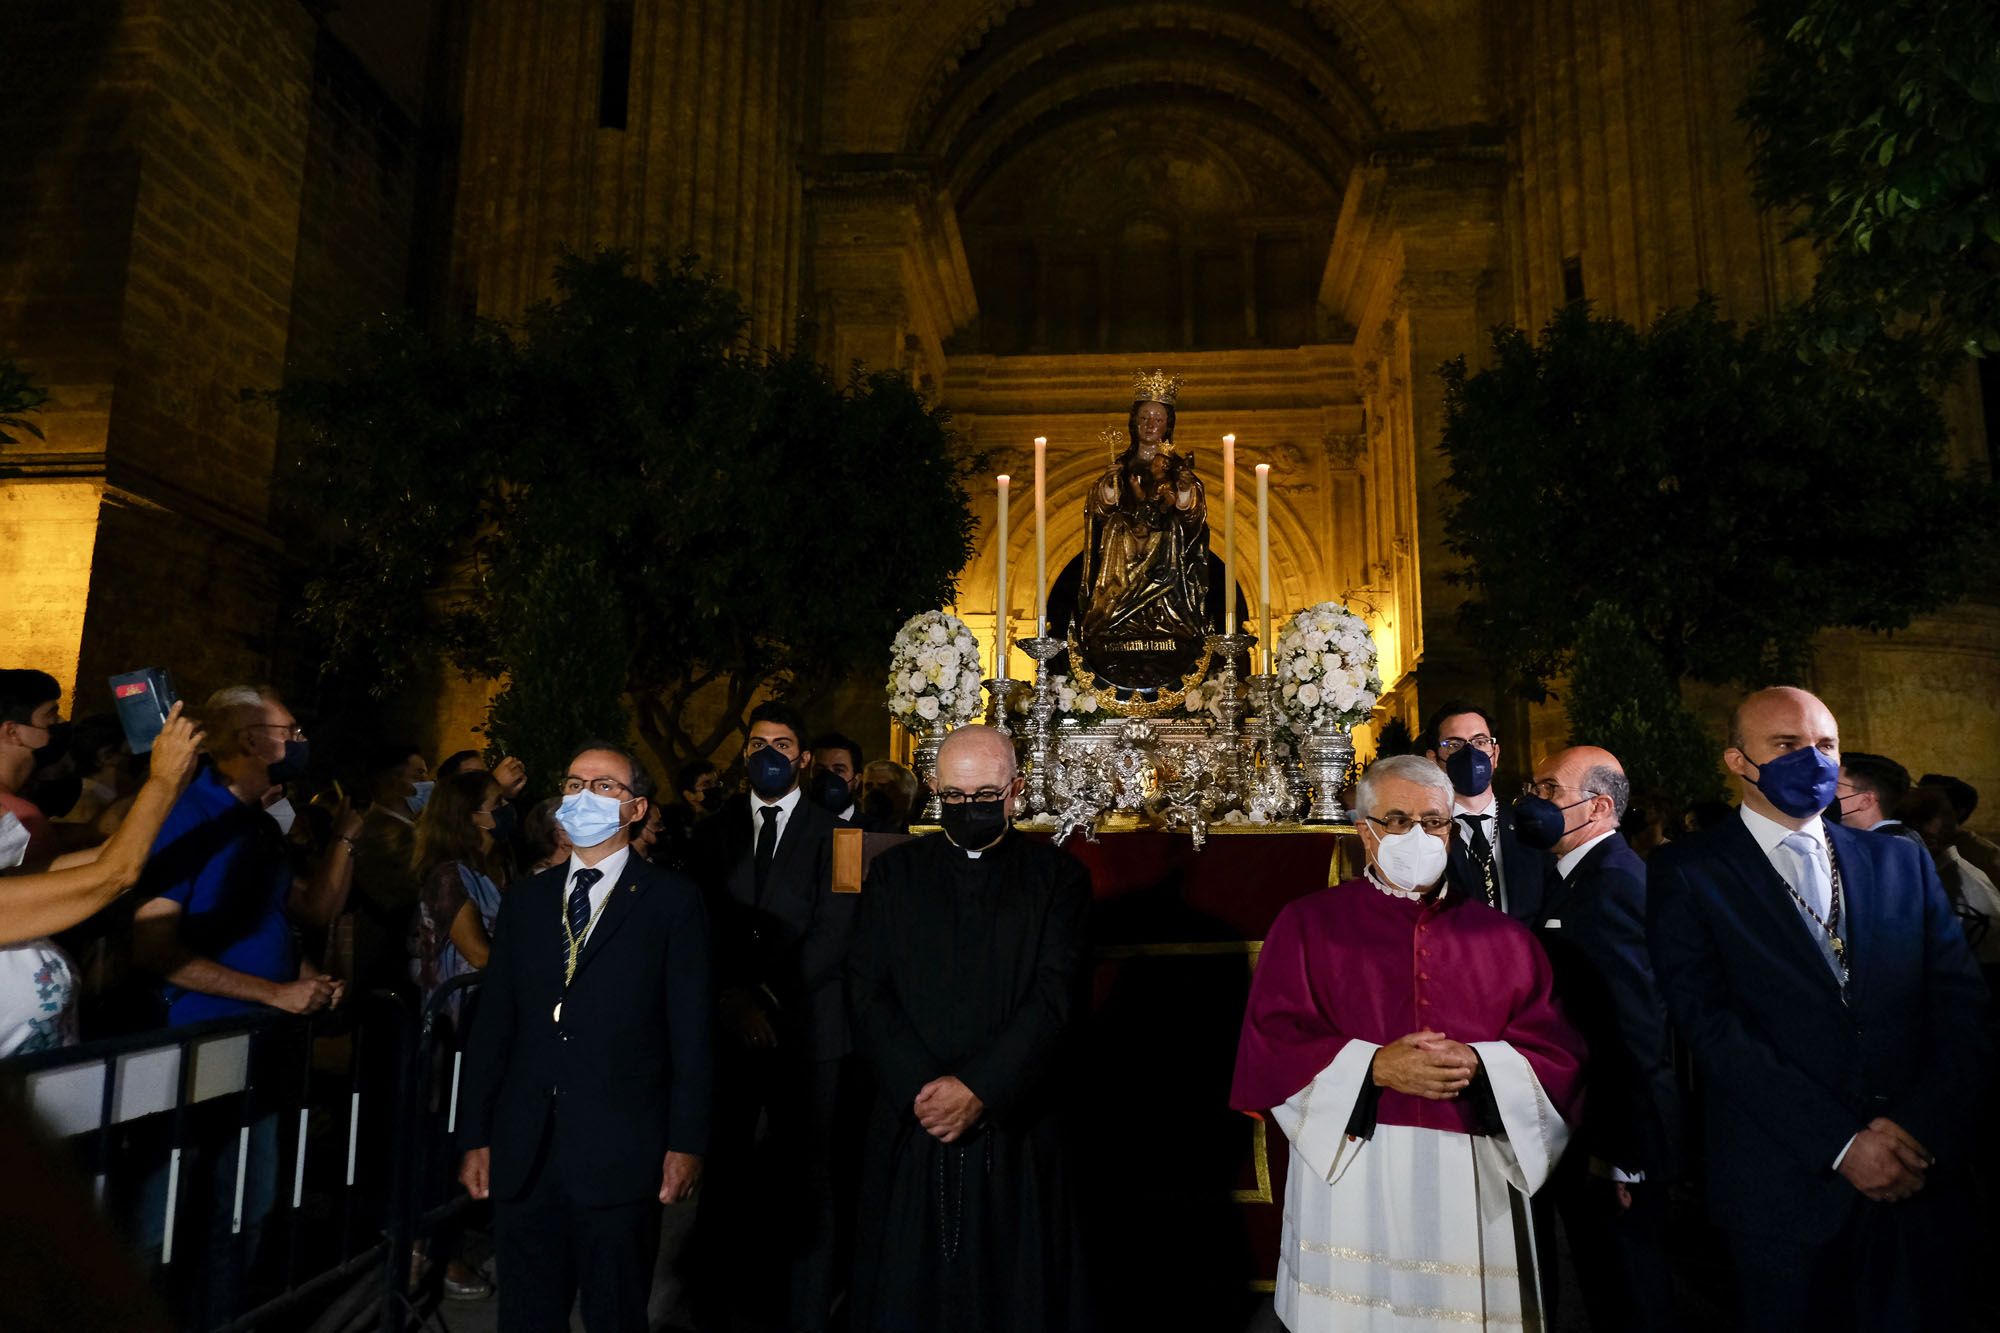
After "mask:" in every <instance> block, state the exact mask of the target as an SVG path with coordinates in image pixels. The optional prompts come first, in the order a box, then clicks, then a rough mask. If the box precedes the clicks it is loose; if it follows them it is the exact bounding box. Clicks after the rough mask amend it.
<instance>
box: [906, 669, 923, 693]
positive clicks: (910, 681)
mask: <svg viewBox="0 0 2000 1333" xmlns="http://www.w3.org/2000/svg"><path fill="white" fill-rule="evenodd" d="M903 680H904V683H905V684H907V685H908V686H909V687H910V693H911V694H922V693H923V692H924V690H925V688H926V687H928V686H929V685H930V680H929V679H928V678H927V677H926V676H925V675H924V673H923V672H921V671H912V672H911V673H910V674H909V675H907V676H905V677H903Z"/></svg>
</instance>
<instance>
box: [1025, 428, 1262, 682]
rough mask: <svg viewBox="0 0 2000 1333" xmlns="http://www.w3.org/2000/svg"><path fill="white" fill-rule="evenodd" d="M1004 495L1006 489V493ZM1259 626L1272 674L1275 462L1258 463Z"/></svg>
mask: <svg viewBox="0 0 2000 1333" xmlns="http://www.w3.org/2000/svg"><path fill="white" fill-rule="evenodd" d="M1003 494H1004V492H1003ZM1257 628H1258V630H1259V631H1260V632H1261V633H1262V634H1263V636H1264V674H1265V675H1267V676H1268V675H1270V674H1271V649H1272V647H1273V646H1275V644H1276V642H1277V637H1278V636H1277V633H1276V631H1274V630H1273V629H1272V628H1271V465H1270V464H1269V463H1259V464H1258V465H1257Z"/></svg>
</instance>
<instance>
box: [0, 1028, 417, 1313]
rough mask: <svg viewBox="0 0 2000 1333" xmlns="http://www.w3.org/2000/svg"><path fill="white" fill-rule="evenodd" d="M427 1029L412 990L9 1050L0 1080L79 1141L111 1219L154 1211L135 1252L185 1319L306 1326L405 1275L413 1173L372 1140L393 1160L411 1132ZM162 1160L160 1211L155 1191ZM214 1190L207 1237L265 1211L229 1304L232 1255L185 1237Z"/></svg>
mask: <svg viewBox="0 0 2000 1333" xmlns="http://www.w3.org/2000/svg"><path fill="white" fill-rule="evenodd" d="M418 1026H419V1020H418V1017H417V1016H416V1015H414V1014H413V1013H412V1012H411V1007H410V1005H409V1004H408V1002H407V1001H406V1000H404V999H403V998H402V997H399V996H398V995H396V994H395V993H393V992H390V991H374V992H369V993H367V994H364V995H358V996H354V997H351V998H350V1000H349V1001H348V1003H347V1005H345V1006H343V1007H342V1009H340V1010H337V1011H332V1012H328V1013H323V1014H319V1015H315V1016H313V1017H310V1018H305V1017H298V1016H293V1015H287V1014H280V1013H277V1012H275V1011H273V1012H270V1013H265V1014H258V1015H252V1016H246V1017H240V1018H226V1019H217V1020H214V1021H212V1022H207V1023H200V1024H193V1025H189V1026H186V1027H179V1028H163V1029H160V1030H157V1031H151V1032H145V1033H139V1034H134V1035H131V1036H125V1037H115V1038H110V1039H106V1040H102V1041H94V1042H90V1043H88V1044H85V1045H81V1046H73V1047H69V1048H66V1049H62V1050H54V1051H43V1052H37V1053H35V1054H32V1055H23V1056H16V1057H14V1058H12V1059H9V1060H6V1061H0V1083H4V1085H5V1086H6V1090H7V1091H8V1092H11V1093H12V1094H13V1095H15V1096H17V1097H19V1098H20V1099H21V1100H22V1102H23V1103H24V1104H25V1105H26V1106H27V1108H28V1109H29V1111H30V1112H31V1113H32V1114H33V1116H34V1118H35V1119H36V1120H37V1121H38V1122H39V1123H40V1124H41V1126H42V1127H43V1128H44V1130H45V1131H46V1132H47V1133H48V1134H49V1135H50V1136H51V1137H52V1138H54V1139H56V1140H58V1141H60V1143H61V1144H62V1145H63V1146H64V1147H66V1148H67V1149H68V1150H69V1151H70V1152H71V1153H72V1154H73V1157H74V1159H75V1161H76V1163H77V1165H78V1166H79V1167H81V1168H82V1169H83V1170H84V1172H85V1173H86V1174H87V1175H88V1176H89V1177H90V1178H91V1180H92V1183H93V1188H94V1192H95V1194H96V1197H97V1201H98V1205H99V1207H100V1208H101V1209H102V1210H104V1211H105V1212H106V1214H107V1215H108V1216H110V1217H111V1218H112V1219H114V1221H117V1222H121V1223H123V1224H124V1225H125V1227H126V1229H127V1230H130V1231H132V1232H135V1233H136V1234H138V1235H141V1236H144V1235H147V1233H148V1232H149V1231H150V1230H153V1229H154V1228H153V1226H152V1224H153V1223H154V1222H157V1228H156V1229H157V1233H158V1249H157V1253H156V1254H154V1253H152V1252H151V1247H150V1245H149V1246H147V1253H146V1254H145V1255H142V1257H141V1260H140V1261H141V1263H142V1265H143V1264H145V1263H146V1262H148V1261H150V1263H151V1266H152V1278H153V1281H154V1285H155V1286H156V1288H158V1289H159V1290H160V1291H161V1293H162V1294H163V1295H164V1296H165V1297H166V1298H167V1301H168V1303H169V1306H170V1308H172V1309H173V1311H174V1314H175V1318H176V1320H177V1321H178V1322H179V1323H180V1324H181V1326H183V1327H185V1328H189V1329H197V1330H215V1331H216V1333H233V1331H235V1330H247V1329H250V1328H255V1327H266V1328H268V1327H300V1326H303V1320H304V1318H306V1317H307V1316H306V1315H305V1313H304V1312H305V1311H306V1309H307V1308H308V1307H309V1306H310V1305H312V1303H314V1302H316V1301H317V1302H324V1301H326V1300H327V1299H329V1298H330V1296H331V1295H332V1294H333V1293H334V1291H335V1290H336V1289H337V1288H338V1287H339V1286H340V1284H341V1283H342V1282H343V1281H346V1282H348V1283H355V1282H368V1283H369V1284H370V1285H372V1279H370V1278H368V1276H367V1275H368V1274H369V1272H370V1270H371V1269H377V1268H383V1269H389V1270H395V1271H400V1272H403V1273H407V1271H408V1263H409V1251H408V1244H407V1241H406V1240H405V1241H404V1242H403V1243H402V1244H401V1245H400V1247H399V1246H398V1244H397V1243H396V1240H397V1238H399V1237H407V1236H408V1235H409V1234H411V1231H412V1225H411V1219H410V1218H408V1217H406V1216H405V1215H404V1213H403V1212H402V1211H401V1210H402V1209H403V1208H404V1207H405V1206H406V1204H405V1202H404V1195H405V1193H406V1192H407V1191H408V1188H409V1186H408V1181H407V1179H406V1178H405V1177H404V1176H402V1175H400V1174H394V1173H391V1174H384V1173H383V1172H382V1171H381V1170H380V1169H379V1164H380V1162H381V1160H382V1155H381V1153H380V1152H379V1148H381V1147H383V1146H388V1145H393V1147H394V1151H393V1152H392V1153H391V1154H390V1156H392V1157H394V1158H398V1159H400V1158H402V1157H403V1156H404V1153H405V1147H406V1144H407V1143H408V1141H409V1139H410V1138H411V1137H412V1135H411V1134H410V1132H409V1129H410V1127H411V1125H412V1123H413V1117H412V1112H413V1110H414V1109H415V1108H416V1107H417V1106H418V1105H419V1103H418V1101H417V1097H418V1095H419V1093H420V1089H419V1087H418V1084H419V1082H420V1080H419V1079H416V1078H413V1077H412V1076H413V1075H414V1074H416V1073H418V1072H419V1066H418V1065H417V1063H416V1049H417V1046H418V1041H417V1032H416V1029H417V1028H418ZM423 1026H424V1029H425V1030H426V1031H428V1029H429V1027H430V1021H429V1020H428V1019H426V1020H425V1022H424V1024H423ZM343 1047H344V1050H343ZM232 1103H233V1107H232ZM273 1118H275V1121H276V1134H275V1138H276V1141H277V1142H276V1148H277V1152H276V1160H275V1161H274V1162H273V1163H272V1166H271V1170H272V1172H273V1173H274V1176H275V1190H274V1195H275V1197H274V1198H273V1199H272V1206H271V1210H270V1213H269V1215H268V1217H267V1218H264V1219H259V1218H257V1217H254V1216H250V1215H247V1214H246V1208H248V1207H250V1206H251V1205H252V1204H253V1203H254V1202H255V1201H254V1200H251V1199H248V1198H246V1192H247V1189H246V1187H247V1185H248V1184H249V1182H250V1180H251V1176H252V1170H251V1167H252V1160H251V1159H252V1155H253V1152H256V1151H258V1149H257V1145H256V1144H255V1143H253V1139H255V1138H257V1137H259V1136H262V1137H264V1138H269V1137H272V1136H271V1135H269V1134H268V1133H267V1132H266V1131H265V1130H264V1129H262V1128H261V1127H262V1126H263V1125H264V1122H267V1121H269V1120H271V1119H273ZM218 1122H221V1123H222V1124H223V1125H226V1127H227V1128H226V1129H225V1130H224V1131H223V1132H221V1133H217V1132H216V1131H217V1128H218ZM371 1150H377V1151H373V1152H371ZM371 1163H374V1164H376V1165H372V1166H371ZM162 1170H164V1173H165V1192H164V1201H163V1204H162V1206H161V1208H160V1209H159V1211H158V1212H157V1213H155V1211H154V1210H153V1209H151V1208H148V1207H145V1204H146V1202H147V1196H148V1193H149V1190H152V1191H157V1188H158V1174H159V1173H160V1172H161V1171H162ZM225 1175H226V1178H227V1180H228V1181H229V1182H230V1186H229V1188H228V1189H227V1190H226V1191H223V1190H219V1189H218V1188H217V1187H218V1186H219V1185H220V1183H221V1178H222V1177H223V1176H225ZM204 1190H207V1191H209V1192H210V1194H211V1200H212V1202H211V1208H213V1207H214V1206H215V1205H218V1204H222V1203H223V1201H224V1200H225V1199H226V1201H227V1202H226V1206H224V1207H223V1209H222V1214H217V1213H215V1212H213V1211H211V1214H210V1217H209V1219H208V1222H209V1234H210V1235H212V1234H215V1233H217V1232H219V1231H220V1230H221V1228H222V1215H223V1214H226V1217H227V1235H228V1238H229V1240H228V1242H227V1243H228V1244H231V1245H234V1244H236V1243H237V1242H238V1241H239V1240H240V1238H241V1237H242V1235H243V1233H244V1231H245V1229H246V1227H248V1228H250V1229H251V1230H252V1231H253V1233H254V1232H255V1231H256V1230H257V1228H258V1224H259V1222H260V1221H261V1222H263V1223H264V1226H263V1236H262V1245H261V1247H260V1252H259V1253H256V1254H252V1255H250V1256H248V1257H247V1258H246V1259H245V1261H244V1263H243V1270H242V1274H241V1278H242V1285H241V1287H240V1289H238V1290H235V1291H234V1292H233V1293H229V1292H228V1291H227V1288H225V1293H226V1294H230V1295H232V1296H233V1299H232V1300H231V1302H230V1303H229V1305H228V1306H226V1307H225V1308H223V1309H221V1310H217V1309H215V1308H212V1305H213V1301H214V1300H215V1299H216V1294H215V1293H214V1291H213V1290H212V1284H214V1283H215V1282H217V1281H219V1280H222V1279H219V1278H218V1276H217V1274H218V1272H219V1271H221V1268H220V1266H221V1265H225V1264H227V1265H229V1271H231V1272H233V1271H234V1266H233V1264H231V1263H230V1261H229V1260H227V1259H225V1258H224V1257H223V1256H219V1255H216V1254H214V1253H211V1252H210V1250H211V1249H212V1247H211V1246H210V1245H209V1244H207V1243H206V1242H207V1240H208V1235H204V1234H201V1233H195V1234H190V1228H191V1227H192V1226H194V1225H195V1223H196V1220H197V1219H198V1218H199V1216H200V1213H201V1209H200V1208H199V1206H197V1205H196V1204H195V1203H194V1202H193V1201H194V1197H195V1196H196V1195H197V1194H200V1193H201V1192H203V1191H204ZM280 1233H282V1234H280ZM399 1249H400V1263H399V1262H398V1259H399ZM274 1268H275V1269H276V1270H277V1271H276V1275H275V1279H274V1277H273V1273H272V1270H273V1269H274ZM397 1290H398V1291H400V1287H398V1288H397ZM252 1297H254V1298H255V1301H254V1303H253V1304H251V1305H250V1306H249V1308H242V1306H243V1303H244V1301H245V1300H247V1299H249V1298H252ZM205 1303H206V1304H207V1305H209V1306H210V1307H211V1308H204V1304H205ZM388 1327H392V1328H398V1329H400V1328H401V1327H403V1325H402V1324H400V1323H397V1324H390V1325H388Z"/></svg>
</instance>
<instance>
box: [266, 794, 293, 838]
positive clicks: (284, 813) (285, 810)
mask: <svg viewBox="0 0 2000 1333" xmlns="http://www.w3.org/2000/svg"><path fill="white" fill-rule="evenodd" d="M264 813H265V814H267V815H269V816H270V817H271V818H273V819H275V820H277V821H278V832H280V833H282V834H284V835H285V836H286V837H288V838H289V837H291V836H292V825H293V824H296V823H297V822H298V819H299V812H298V811H296V810H294V809H292V798H291V797H289V796H280V797H279V798H278V799H277V800H275V801H273V802H272V803H271V804H269V805H267V806H265V807H264Z"/></svg>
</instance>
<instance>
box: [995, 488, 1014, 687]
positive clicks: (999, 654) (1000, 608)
mask: <svg viewBox="0 0 2000 1333" xmlns="http://www.w3.org/2000/svg"><path fill="white" fill-rule="evenodd" d="M1012 481H1013V478H1011V477H1009V476H1008V475H1007V474H1006V473H1004V472H1002V473H1001V474H1000V518H999V521H998V523H997V525H996V527H995V530H994V540H995V541H996V542H998V543H999V546H1000V587H999V594H998V595H997V596H996V597H995V598H994V600H993V679H995V680H1005V679H1007V487H1008V486H1009V484H1010V483H1011V482H1012Z"/></svg>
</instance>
